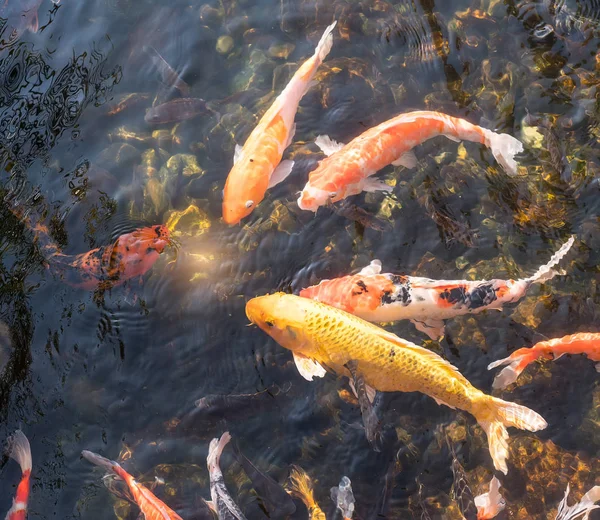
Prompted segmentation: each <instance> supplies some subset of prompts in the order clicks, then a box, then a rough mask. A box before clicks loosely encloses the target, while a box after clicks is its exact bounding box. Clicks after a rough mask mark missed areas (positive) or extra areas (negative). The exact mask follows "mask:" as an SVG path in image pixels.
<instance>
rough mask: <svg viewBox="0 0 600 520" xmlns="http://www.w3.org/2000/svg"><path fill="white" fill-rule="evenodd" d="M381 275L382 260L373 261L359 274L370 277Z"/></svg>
mask: <svg viewBox="0 0 600 520" xmlns="http://www.w3.org/2000/svg"><path fill="white" fill-rule="evenodd" d="M379 273H381V261H380V260H377V259H375V260H373V261H371V263H370V264H369V265H367V266H365V267H363V268H362V269H361V270H360V271H359V272H358V274H362V275H365V276H370V275H373V274H379Z"/></svg>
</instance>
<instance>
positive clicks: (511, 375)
mask: <svg viewBox="0 0 600 520" xmlns="http://www.w3.org/2000/svg"><path fill="white" fill-rule="evenodd" d="M565 354H585V355H586V356H587V357H588V358H589V359H591V360H592V361H600V333H597V332H580V333H578V334H571V335H569V336H564V337H562V338H555V339H551V340H548V341H540V342H539V343H536V344H535V345H534V346H533V347H531V348H520V349H519V350H516V351H515V352H513V353H512V354H511V355H510V356H509V357H507V358H504V359H500V360H499V361H494V362H493V363H490V364H489V365H488V370H491V369H492V368H496V367H499V366H502V365H508V366H507V367H505V368H504V369H503V370H502V371H501V372H500V373H499V374H498V375H497V376H496V377H495V379H494V383H493V385H492V387H493V388H506V387H507V386H508V385H510V384H511V383H514V382H515V381H516V380H517V378H518V377H519V375H520V374H521V372H523V370H525V368H526V367H527V366H528V365H529V364H530V363H533V362H534V361H535V360H537V359H558V358H559V357H561V356H564V355H565ZM596 370H598V372H600V363H598V364H597V365H596Z"/></svg>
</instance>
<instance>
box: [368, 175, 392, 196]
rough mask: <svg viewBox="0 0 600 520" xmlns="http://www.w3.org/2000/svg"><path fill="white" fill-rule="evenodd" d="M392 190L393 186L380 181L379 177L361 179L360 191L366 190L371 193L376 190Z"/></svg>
mask: <svg viewBox="0 0 600 520" xmlns="http://www.w3.org/2000/svg"><path fill="white" fill-rule="evenodd" d="M393 190H394V188H393V187H392V186H390V185H389V184H386V183H385V182H383V181H380V180H379V179H373V178H371V177H367V178H366V179H365V180H364V181H363V186H362V191H366V192H369V193H373V192H376V191H385V192H388V193H389V192H391V191H393Z"/></svg>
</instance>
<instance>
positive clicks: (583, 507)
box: [556, 484, 600, 520]
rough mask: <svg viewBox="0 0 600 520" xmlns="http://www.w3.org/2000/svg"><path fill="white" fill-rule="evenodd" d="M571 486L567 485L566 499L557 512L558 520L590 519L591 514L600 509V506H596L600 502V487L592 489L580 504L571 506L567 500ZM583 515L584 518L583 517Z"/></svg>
mask: <svg viewBox="0 0 600 520" xmlns="http://www.w3.org/2000/svg"><path fill="white" fill-rule="evenodd" d="M569 491H570V486H569V484H567V490H566V491H565V497H564V498H563V499H562V501H561V503H560V504H558V511H557V512H556V520H575V519H576V518H583V519H586V518H589V514H590V512H591V511H593V510H594V509H599V508H600V506H596V505H594V504H595V503H596V502H598V501H599V500H600V486H594V487H593V488H592V489H590V490H589V491H588V492H587V493H586V494H585V495H583V498H582V499H581V501H580V502H578V503H577V504H574V505H572V506H569V505H568V503H567V499H568V497H569ZM582 515H583V516H582Z"/></svg>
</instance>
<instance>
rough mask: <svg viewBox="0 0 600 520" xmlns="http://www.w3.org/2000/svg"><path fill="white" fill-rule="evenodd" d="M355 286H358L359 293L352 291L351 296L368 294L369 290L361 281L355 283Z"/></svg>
mask: <svg viewBox="0 0 600 520" xmlns="http://www.w3.org/2000/svg"><path fill="white" fill-rule="evenodd" d="M356 285H357V286H358V288H359V289H360V291H352V296H358V295H359V294H363V293H366V292H369V289H367V286H366V284H365V282H363V281H362V280H359V281H358V282H356Z"/></svg>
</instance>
